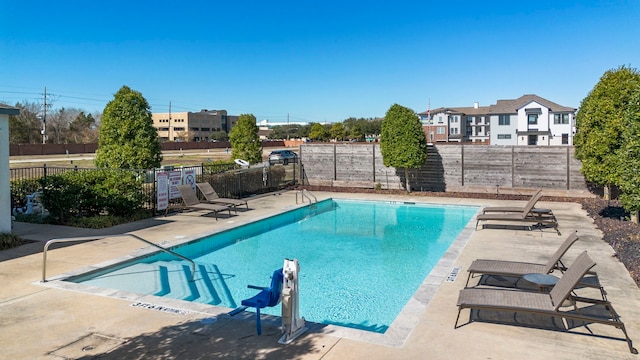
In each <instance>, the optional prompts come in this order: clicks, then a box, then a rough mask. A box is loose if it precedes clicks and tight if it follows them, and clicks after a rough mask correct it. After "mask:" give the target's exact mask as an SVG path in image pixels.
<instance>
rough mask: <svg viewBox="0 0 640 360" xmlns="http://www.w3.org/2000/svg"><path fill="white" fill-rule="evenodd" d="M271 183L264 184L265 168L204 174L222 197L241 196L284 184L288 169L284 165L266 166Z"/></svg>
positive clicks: (205, 178)
mask: <svg viewBox="0 0 640 360" xmlns="http://www.w3.org/2000/svg"><path fill="white" fill-rule="evenodd" d="M266 171H267V172H268V173H267V179H268V181H269V183H268V184H267V187H265V186H264V181H265V174H264V168H250V169H243V170H238V171H227V172H225V173H221V174H209V175H205V176H203V178H202V179H203V181H207V182H209V183H210V184H211V186H213V188H214V189H215V191H216V192H217V193H218V195H219V196H221V197H230V198H240V197H244V196H247V195H251V194H257V193H261V192H268V191H272V190H275V189H278V188H280V186H281V185H283V182H284V179H285V176H286V169H285V167H284V166H270V167H268V168H266Z"/></svg>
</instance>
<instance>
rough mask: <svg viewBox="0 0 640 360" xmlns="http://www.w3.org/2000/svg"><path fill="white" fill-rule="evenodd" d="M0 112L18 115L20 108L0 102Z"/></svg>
mask: <svg viewBox="0 0 640 360" xmlns="http://www.w3.org/2000/svg"><path fill="white" fill-rule="evenodd" d="M0 114H4V115H18V114H20V109H18V108H16V107H13V106H9V105H6V104H3V103H0Z"/></svg>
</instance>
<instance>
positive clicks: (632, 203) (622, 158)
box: [617, 87, 640, 223]
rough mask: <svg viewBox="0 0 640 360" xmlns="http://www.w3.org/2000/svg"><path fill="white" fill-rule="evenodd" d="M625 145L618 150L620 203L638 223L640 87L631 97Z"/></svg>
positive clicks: (623, 141)
mask: <svg viewBox="0 0 640 360" xmlns="http://www.w3.org/2000/svg"><path fill="white" fill-rule="evenodd" d="M622 143H623V145H622V146H621V147H620V149H619V150H618V156H619V162H618V163H619V167H620V175H621V176H620V177H619V181H618V184H617V185H618V186H619V187H620V190H621V191H622V193H621V194H620V202H621V203H622V205H623V206H624V208H625V209H626V210H627V211H629V212H631V213H632V214H633V215H634V216H632V217H633V220H634V222H636V223H638V211H640V87H639V88H638V89H636V91H635V93H634V95H633V96H632V97H631V101H630V102H629V106H628V107H627V111H626V116H625V128H624V131H623V133H622Z"/></svg>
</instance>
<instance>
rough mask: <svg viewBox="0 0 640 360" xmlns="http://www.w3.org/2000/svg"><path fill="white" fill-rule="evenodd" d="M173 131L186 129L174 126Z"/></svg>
mask: <svg viewBox="0 0 640 360" xmlns="http://www.w3.org/2000/svg"><path fill="white" fill-rule="evenodd" d="M173 131H184V128H183V127H174V128H173Z"/></svg>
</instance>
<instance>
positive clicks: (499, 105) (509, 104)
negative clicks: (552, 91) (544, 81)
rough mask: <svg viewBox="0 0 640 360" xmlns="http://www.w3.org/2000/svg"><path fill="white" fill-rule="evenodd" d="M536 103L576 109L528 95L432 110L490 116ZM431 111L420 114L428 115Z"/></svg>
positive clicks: (558, 110) (561, 109)
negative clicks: (482, 104)
mask: <svg viewBox="0 0 640 360" xmlns="http://www.w3.org/2000/svg"><path fill="white" fill-rule="evenodd" d="M534 101H535V102H536V103H538V104H540V105H542V106H544V107H546V108H548V109H549V110H551V111H552V112H574V111H576V109H574V108H572V107H567V106H562V105H558V104H556V103H554V102H553V101H549V100H547V99H545V98H542V97H540V96H538V95H534V94H527V95H522V96H521V97H519V98H517V99H513V100H498V101H497V102H496V104H494V105H490V106H478V107H475V106H469V107H446V108H445V107H440V108H437V109H433V110H430V112H431V113H432V114H437V113H443V112H444V113H450V114H453V115H488V114H515V113H517V112H518V110H519V109H521V108H522V107H524V106H527V105H528V104H530V103H532V102H534ZM428 112H429V111H424V112H421V113H419V114H420V115H427V113H428Z"/></svg>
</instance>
